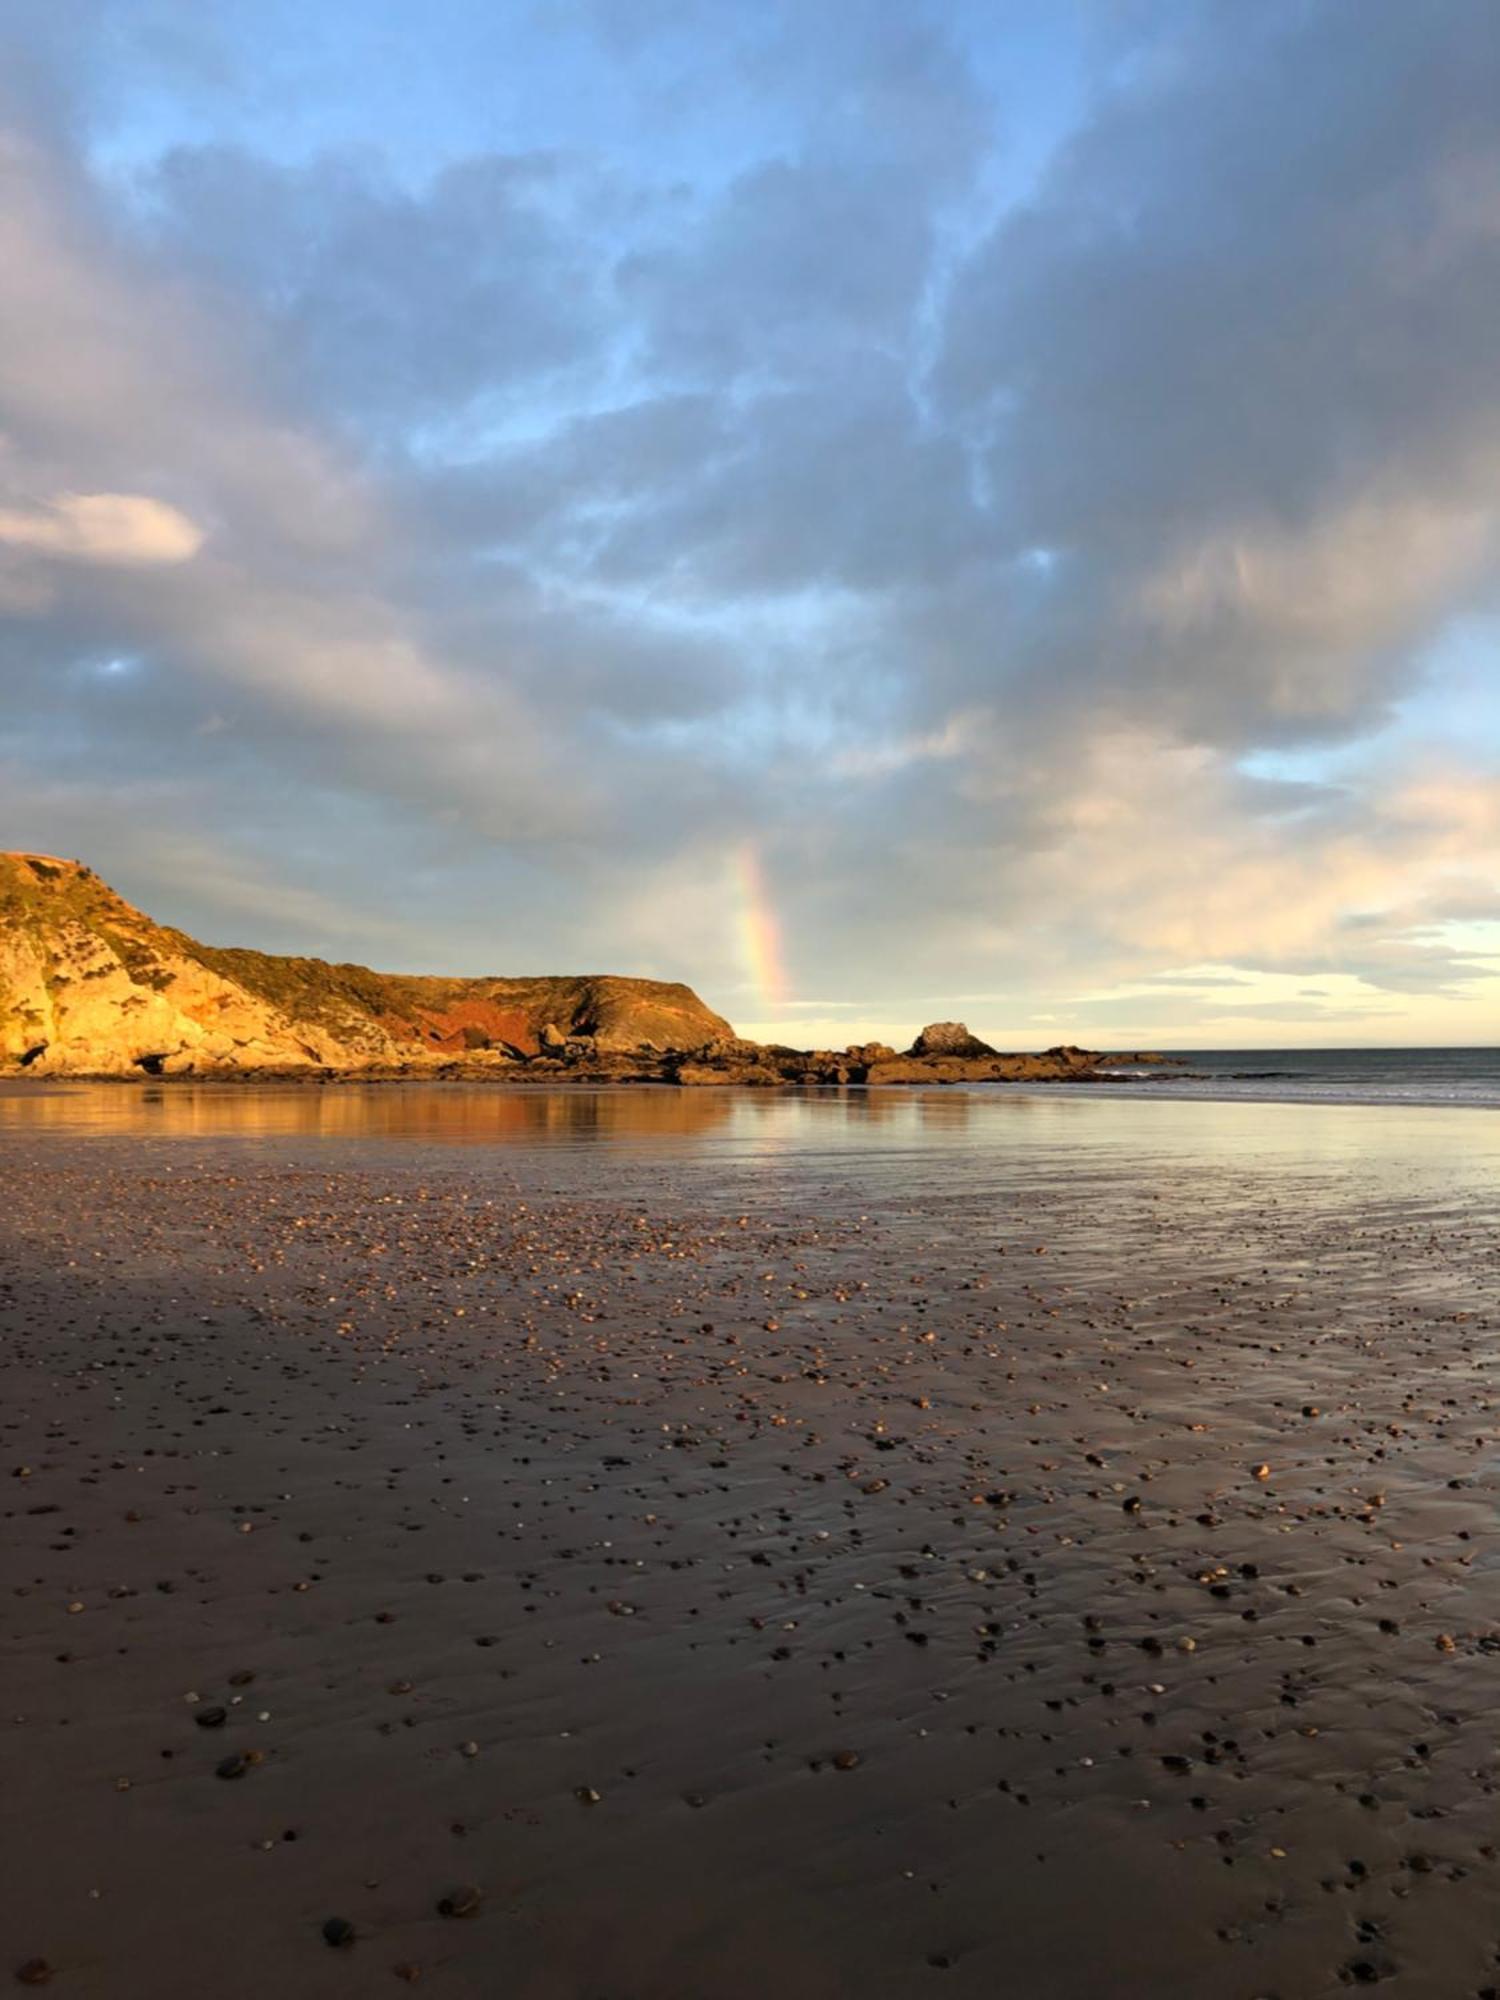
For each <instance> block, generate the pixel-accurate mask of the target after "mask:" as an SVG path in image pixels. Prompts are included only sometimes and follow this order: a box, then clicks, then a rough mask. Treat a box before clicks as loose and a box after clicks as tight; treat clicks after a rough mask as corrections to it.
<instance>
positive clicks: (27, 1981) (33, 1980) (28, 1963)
mask: <svg viewBox="0 0 1500 2000" xmlns="http://www.w3.org/2000/svg"><path fill="white" fill-rule="evenodd" d="M51 1977H52V1967H51V1966H50V1965H49V1964H48V1963H47V1961H46V1959H45V1958H28V1959H25V1960H23V1962H22V1963H21V1964H20V1965H18V1966H17V1967H16V1978H17V1979H18V1980H19V1981H20V1983H21V1984H22V1985H23V1986H45V1985H46V1984H47V1982H48V1980H50V1979H51Z"/></svg>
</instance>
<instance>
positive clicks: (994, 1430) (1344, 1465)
mask: <svg viewBox="0 0 1500 2000" xmlns="http://www.w3.org/2000/svg"><path fill="white" fill-rule="evenodd" d="M752 1095H753V1094H751V1093H744V1094H741V1093H736V1092H720V1093H686V1094H684V1093H677V1094H674V1093H671V1092H666V1091H656V1090H642V1091H640V1092H636V1093H631V1092H628V1091H625V1092H613V1093H611V1092H594V1093H589V1092H579V1093H572V1094H570V1093H565V1092H556V1093H548V1094H537V1093H533V1094H528V1095H526V1096H524V1097H522V1096H521V1095H520V1094H514V1095H512V1096H509V1097H507V1095H506V1094H505V1093H504V1092H500V1091H490V1092H485V1091H483V1090H476V1091H455V1092H451V1093H446V1094H445V1093H444V1092H443V1091H442V1090H441V1089H440V1088H439V1089H433V1088H429V1089H427V1090H425V1091H424V1090H412V1091H392V1092H388V1093H386V1094H384V1095H381V1094H380V1093H378V1092H363V1093H361V1092H358V1091H353V1090H351V1091H345V1092H340V1091H323V1092H319V1091H316V1090H302V1091H298V1090H296V1089H287V1090H281V1091H268V1092H257V1091H255V1090H253V1089H250V1088H233V1089H226V1090H224V1091H222V1092H215V1091H214V1090H213V1089H212V1088H208V1089H197V1090H195V1089H193V1088H191V1087H188V1086H183V1087H181V1088H177V1089H174V1088H173V1087H171V1086H165V1087H156V1088H155V1089H154V1090H144V1089H141V1088H137V1087H117V1088H114V1089H110V1088H108V1087H104V1088H100V1089H94V1090H88V1089H77V1090H68V1089H66V1088H60V1089H54V1090H49V1091H37V1092H34V1093H32V1094H31V1095H28V1094H27V1092H26V1090H25V1087H24V1086H19V1087H15V1088H14V1089H13V1090H12V1091H11V1092H10V1093H9V1094H8V1095H7V1096H6V1097H5V1098H4V1101H3V1103H0V1322H3V1332H4V1340H3V1346H0V1410H3V1417H0V1422H3V1426H4V1439H5V1450H4V1459H3V1465H4V1471H5V1476H6V1481H7V1484H6V1488H5V1503H6V1504H5V1522H4V1528H5V1533H4V1540H3V1549H4V1556H3V1564H4V1571H5V1577H4V1583H5V1595H4V1602H5V1605H6V1612H7V1617H6V1632H5V1635H4V1644H5V1656H6V1669H5V1688H6V1699H5V1710H6V1714H5V1724H6V1735H5V1748H6V1758H5V1788H6V1799H7V1820H8V1824H9V1827H10V1829H11V1839H10V1841H9V1843H8V1854H7V1863H6V1896H5V1916H4V1931H5V1937H4V1946H5V1951H6V1954H7V1959H8V1963H9V1966H10V1968H11V1970H12V1973H13V1974H15V1975H16V1976H20V1975H22V1974H23V1973H24V1975H25V1978H26V1980H27V1982H28V1983H36V1984H45V1985H47V1986H49V1987H50V1988H51V1989H52V1990H55V1991H56V1992H58V1993H59V1994H64V1993H65V1994H69V1995H74V1994H76V1995H80V1996H91V2000H134V1997H135V1996H137V1995H140V1996H145V1995H168V1996H171V1995H178V1994H181V1995H189V1994H192V1995H200V1994H201V1995H213V1996H215V2000H242V1996H243V2000H250V1996H252V1995H254V1996H259V1995H262V1994H264V1993H265V1992H267V1991H279V1992H281V1993H283V1994H286V1995H290V1996H303V1995H306V1996H309V2000H314V1997H315V1996H316V2000H321V1996H324V1995H329V1996H333V1995H365V1994H375V1993H380V1992H386V1991H392V1990H397V1989H399V1987H400V1986H401V1985H403V1984H408V1985H417V1986H419V1987H420V1989H421V1990H423V1991H431V1992H432V1993H434V1994H443V1995H454V1996H475V1997H476V2000H478V1996H491V1995H499V1994H504V1995H506V1996H508V2000H699V1996H706V1995H710V1994H712V1995H715V1996H730V2000H738V1997H739V1996H746V2000H748V1996H751V1995H762V1994H765V1993H768V1992H776V1993H778V1994H779V1995H781V1996H783V2000H803V1996H806V2000H834V1996H840V1995H844V1994H853V1993H859V1994H869V1995H891V1996H900V1995H907V1994H922V1993H927V1992H929V1991H930V1992H932V1993H934V1994H939V1995H940V1994H958V1995H966V1994H974V1995H978V1994H985V1995H994V1994H1007V1995H1016V1996H1024V1997H1025V2000H1054V1996H1056V2000H1072V1996H1085V1995H1089V1996H1097V1995H1104V1994H1107V1995H1110V1996H1116V2000H1134V1996H1142V2000H1144V1996H1147V1995H1150V1996H1153V2000H1177V1996H1180V2000H1189V1996H1192V2000H1198V1996H1202V1995H1204V1994H1206V1993H1214V1994H1216V1995H1223V1996H1227V2000H1256V1996H1261V2000H1313V1996H1319V1995H1323V1994H1330V1995H1332V1994H1338V1993H1342V1992H1343V1991H1345V1990H1346V1989H1347V1988H1348V1987H1350V1986H1351V1985H1365V1984H1381V1983H1384V1984H1385V1985H1386V1986H1387V1989H1388V1990H1389V1991H1390V1992H1391V1993H1392V1994H1393V1995H1397V1994H1408V1995H1413V1996H1415V1995H1433V1994H1436V1993H1440V1992H1441V1993H1444V1994H1449V1993H1451V1994H1455V1995H1467V1994H1475V1995H1479V1994H1483V1993H1485V1992H1487V1991H1493V1990H1500V1916H1497V1914H1496V1899H1497V1894H1500V1832H1497V1821H1496V1804H1495V1800H1496V1792H1497V1785H1500V1752H1497V1749H1496V1741H1495V1732H1494V1723H1493V1711H1494V1707H1495V1704H1496V1697H1497V1688H1500V1598H1497V1595H1496V1591H1495V1587H1494V1579H1495V1571H1496V1565H1497V1558H1500V1537H1497V1529H1496V1519H1497V1511H1496V1508H1497V1498H1500V1454H1497V1450H1496V1438H1497V1435H1500V1415H1497V1402H1496V1389H1495V1382H1494V1374H1493V1364H1492V1353H1493V1343H1494V1339H1495V1334H1496V1328H1497V1322H1500V1307H1497V1303H1496V1302H1497V1293H1500V1287H1497V1280H1500V1236H1497V1233H1496V1227H1495V1225H1496V1220H1497V1215H1500V1138H1497V1137H1496V1136H1495V1133H1494V1123H1495V1121H1494V1119H1493V1115H1492V1114H1491V1113H1490V1112H1488V1111H1485V1110H1474V1109H1464V1110H1452V1111H1445V1110H1441V1109H1424V1108H1410V1107H1399V1108H1397V1109H1394V1110H1381V1109H1380V1108H1378V1107H1373V1106H1369V1105H1350V1106H1329V1105H1318V1106H1314V1107H1299V1106H1289V1105H1280V1104H1272V1105H1267V1104H1222V1103H1216V1104H1196V1103H1195V1104H1182V1103H1177V1102H1172V1101H1162V1102H1156V1103H1152V1102H1143V1101H1141V1100H1140V1099H1137V1098H1128V1099H1127V1098H1123V1097H1122V1098H1111V1097H1108V1095H1107V1094H1100V1093H1074V1094H1073V1095H1072V1096H1070V1097H1068V1098H1067V1099H1066V1101H1063V1100H1062V1099H1059V1098H1056V1097H1054V1098H1053V1099H1050V1100H1043V1099H1042V1098H1041V1097H1039V1096H1025V1095H1021V1096H1017V1097H1013V1098H1008V1099H1003V1100H1002V1099H999V1098H991V1099H983V1100H981V1098H980V1097H979V1096H978V1094H977V1093H956V1092H914V1093H909V1094H906V1095H902V1094H900V1093H890V1095H889V1096H888V1097H882V1096H881V1095H880V1094H878V1093H870V1094H867V1095H865V1096H863V1097H861V1096H860V1094H858V1093H852V1092H828V1093H822V1094H817V1093H812V1094H809V1095H807V1096H805V1097H803V1098H801V1099H798V1100H792V1099H790V1098H789V1097H781V1096H775V1095H773V1094H768V1093H766V1094H761V1095H760V1096H759V1097H758V1098H756V1099H755V1101H754V1102H752V1101H750V1100H751V1098H752Z"/></svg>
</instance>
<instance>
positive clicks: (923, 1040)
mask: <svg viewBox="0 0 1500 2000" xmlns="http://www.w3.org/2000/svg"><path fill="white" fill-rule="evenodd" d="M997 1053H998V1051H997V1050H995V1049H992V1048H991V1047H990V1045H989V1043H988V1042H982V1041H980V1039H979V1037H978V1036H977V1035H971V1034H970V1033H969V1030H968V1028H967V1027H966V1026H965V1025H964V1023H963V1022H962V1021H931V1022H929V1023H928V1025H927V1026H926V1027H925V1028H924V1029H923V1030H922V1032H921V1034H920V1035H918V1036H917V1039H916V1040H915V1041H914V1042H913V1043H912V1045H911V1047H910V1049H908V1051H907V1054H908V1055H913V1056H992V1055H995V1054H997Z"/></svg>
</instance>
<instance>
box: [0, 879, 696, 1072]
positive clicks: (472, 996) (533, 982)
mask: <svg viewBox="0 0 1500 2000" xmlns="http://www.w3.org/2000/svg"><path fill="white" fill-rule="evenodd" d="M732 1034H733V1030H732V1029H731V1027H730V1025H729V1023H728V1022H727V1021H726V1020H724V1018H723V1017H722V1016H721V1015H719V1014H715V1013H714V1012H713V1010H712V1009H711V1008H708V1007H705V1006H704V1004H703V1002H702V1001H701V1000H700V999H699V998H698V996H697V994H695V993H694V992H693V991H692V990H691V988H690V987H687V986H683V985H679V984H676V983H672V982H667V981H661V980H650V979H622V978H615V977H613V976H609V975H603V974H600V975H586V976H582V977H576V978H536V979H499V978H496V979H442V978H424V977H414V976H407V975H403V974H392V973H379V972H371V971H370V970H368V969H367V968H366V967H365V966H361V965H332V964H327V963H325V962H324V961H323V960H322V959H316V958H278V957H274V956H272V955H271V954H269V953H265V952H257V951H242V950H234V949H222V948H219V947H215V946H212V945H204V944H200V943H198V941H197V940H196V939H194V938H191V937H189V936H187V934H186V933H185V932H182V931H177V930H171V929H168V928H167V927H165V926H163V925H161V924H157V923H153V922H152V920H151V919H150V918H149V917H146V916H143V915H142V913H141V912H140V911H139V910H137V909H134V908H132V906H131V905H130V904H129V903H127V902H126V901H125V900H124V898H123V897H121V896H117V895H116V894H115V892H114V891H113V890H112V889H111V888H110V887H109V886H108V884H107V883H105V882H102V881H101V880H100V879H99V877H98V876H97V875H95V874H94V873H93V871H92V870H91V869H89V868H86V867H84V866H83V865H82V864H81V863H79V862H76V861H62V860H58V859H56V858H54V857H53V856H51V855H43V854H5V855H0V1067H12V1068H21V1069H26V1070H28V1071H30V1072H32V1073H34V1074H36V1075H42V1076H112V1075H131V1074H135V1073H139V1072H145V1073H148V1074H152V1075H163V1076H175V1075H235V1074H244V1073H257V1074H265V1073H268V1072H275V1073H306V1072H335V1073H336V1072H341V1071H349V1070H358V1071H361V1072H365V1071H380V1072H390V1071H402V1072H404V1071H407V1070H413V1069H416V1070H419V1071H421V1072H422V1073H424V1074H425V1073H427V1072H429V1071H430V1070H431V1069H433V1068H434V1067H436V1066H441V1065H447V1064H452V1063H453V1062H455V1061H462V1062H463V1063H464V1064H466V1065H468V1066H469V1067H471V1068H473V1069H475V1070H476V1071H479V1072H487V1071H491V1070H509V1069H510V1068H512V1067H514V1066H516V1065H518V1064H521V1063H524V1062H525V1061H526V1060H527V1059H528V1058H530V1057H533V1056H535V1055H537V1054H538V1052H539V1051H540V1050H541V1049H542V1047H543V1044H544V1043H545V1044H546V1045H547V1047H548V1049H549V1052H550V1053H552V1054H555V1055H557V1056H566V1055H567V1053H568V1051H569V1050H570V1049H577V1050H582V1051H584V1052H586V1053H588V1054H589V1055H591V1056H598V1057H612V1056H622V1055H628V1054H630V1053H632V1052H635V1051H638V1050H641V1049H648V1050H651V1049H654V1050H655V1051H657V1052H660V1051H670V1050H676V1049H683V1048H687V1047H696V1046H700V1045H701V1044H702V1043H703V1042H705V1041H708V1040H712V1039H713V1038H715V1037H722V1036H732Z"/></svg>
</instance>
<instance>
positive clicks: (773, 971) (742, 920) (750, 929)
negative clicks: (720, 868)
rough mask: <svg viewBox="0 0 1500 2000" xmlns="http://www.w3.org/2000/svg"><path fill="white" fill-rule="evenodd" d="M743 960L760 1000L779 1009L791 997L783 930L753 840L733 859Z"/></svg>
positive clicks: (742, 847)
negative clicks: (785, 965)
mask: <svg viewBox="0 0 1500 2000" xmlns="http://www.w3.org/2000/svg"><path fill="white" fill-rule="evenodd" d="M732 866H733V875H734V884H735V893H736V901H737V904H738V927H739V935H740V956H741V958H742V959H743V961H744V966H745V972H746V975H747V976H748V978H749V980H750V982H751V984H752V985H753V986H754V988H755V990H756V993H757V994H758V995H759V997H760V999H761V1000H762V1001H764V1002H767V1003H768V1004H769V1005H771V1006H772V1007H779V1006H781V1004H782V1003H783V1001H784V1000H785V999H786V996H787V982H786V971H785V968H784V967H783V965H782V962H781V926H780V924H778V922H777V921H776V912H775V910H774V909H773V908H772V907H771V899H770V896H769V895H768V894H767V892H766V881H765V875H764V873H763V872H762V869H761V865H760V852H759V850H758V849H757V847H756V845H755V842H754V841H753V840H746V841H742V842H741V844H740V845H739V847H737V848H736V849H735V851H734V855H733V857H732Z"/></svg>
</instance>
